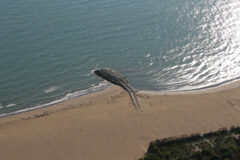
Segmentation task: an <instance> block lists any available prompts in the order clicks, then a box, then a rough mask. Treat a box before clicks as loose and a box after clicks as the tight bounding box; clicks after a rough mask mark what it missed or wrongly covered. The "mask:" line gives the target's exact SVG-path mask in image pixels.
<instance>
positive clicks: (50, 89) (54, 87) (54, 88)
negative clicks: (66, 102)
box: [44, 86, 59, 93]
mask: <svg viewBox="0 0 240 160" xmlns="http://www.w3.org/2000/svg"><path fill="white" fill-rule="evenodd" d="M58 88H59V87H57V86H51V87H49V88H48V89H45V90H44V92H45V93H50V92H53V91H56V90H57V89H58Z"/></svg>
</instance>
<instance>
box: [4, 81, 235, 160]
mask: <svg viewBox="0 0 240 160" xmlns="http://www.w3.org/2000/svg"><path fill="white" fill-rule="evenodd" d="M137 95H138V99H139V102H140V105H141V110H135V109H134V107H133V105H132V104H131V100H130V98H129V96H128V94H127V93H126V92H125V91H123V90H122V89H121V88H119V87H117V86H112V87H110V88H108V89H106V90H104V91H101V92H98V93H94V94H90V95H87V96H82V97H79V98H75V99H72V100H69V101H66V102H63V103H59V104H57V105H53V106H50V107H46V108H42V109H39V110H35V111H31V112H25V113H21V114H17V115H13V116H8V117H4V118H1V119H0V143H1V145H0V159H1V160H15V159H16V160H33V159H34V160H38V159H39V160H43V159H49V160H55V159H56V160H66V159H67V160H135V159H138V158H141V157H142V156H143V154H144V153H145V152H146V151H147V148H148V145H149V143H150V141H153V140H155V139H159V138H164V137H172V136H181V135H186V134H187V135H188V134H192V133H197V132H199V133H204V132H208V131H214V130H217V129H219V128H222V127H227V128H229V127H230V126H232V125H240V82H239V81H237V82H234V83H231V84H227V85H223V86H220V87H217V88H212V89H208V90H202V91H194V92H187V93H185V92H182V93H159V94H157V93H156V94H153V93H147V92H138V93H137Z"/></svg>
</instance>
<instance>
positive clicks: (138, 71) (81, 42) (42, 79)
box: [0, 0, 240, 116]
mask: <svg viewBox="0 0 240 160" xmlns="http://www.w3.org/2000/svg"><path fill="white" fill-rule="evenodd" d="M0 8H1V9H0V116H5V115H8V114H12V113H19V112H22V111H27V110H31V109H35V108H40V107H44V106H48V105H51V104H55V103H58V102H62V101H64V100H68V99H71V98H74V97H77V96H80V95H85V94H88V93H91V92H95V91H99V90H101V89H104V88H106V87H108V86H109V83H106V82H104V81H103V80H101V79H100V78H99V77H96V76H95V75H94V74H92V70H94V69H99V68H112V69H114V70H116V71H118V72H120V73H121V74H123V75H124V76H125V77H127V79H128V80H129V81H130V83H131V85H132V86H133V87H134V88H136V89H138V90H150V91H151V90H152V91H180V90H193V89H201V88H206V87H211V86H215V85H219V84H222V83H225V82H229V81H232V80H234V79H238V78H239V75H240V1H238V0H182V1H178V0H168V1H166V0H121V1H119V0H67V1H66V0H51V1H49V0H21V1H19V0H1V1H0Z"/></svg>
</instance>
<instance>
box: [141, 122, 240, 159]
mask: <svg viewBox="0 0 240 160" xmlns="http://www.w3.org/2000/svg"><path fill="white" fill-rule="evenodd" d="M139 160H240V127H235V126H233V127H231V128H230V129H229V130H227V129H226V128H223V129H220V130H218V131H214V132H208V133H205V134H193V135H190V136H182V137H178V138H176V137H170V138H164V139H161V140H156V141H154V142H151V143H150V145H149V147H148V151H147V153H146V154H145V156H144V158H141V159H139Z"/></svg>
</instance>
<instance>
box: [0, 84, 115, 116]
mask: <svg viewBox="0 0 240 160" xmlns="http://www.w3.org/2000/svg"><path fill="white" fill-rule="evenodd" d="M110 85H111V84H110V83H108V82H107V81H103V82H100V83H99V84H97V85H94V86H92V87H90V88H88V89H84V90H79V91H75V92H73V93H68V94H66V96H64V97H63V98H60V99H57V100H54V101H52V102H49V103H45V104H40V105H37V106H34V107H30V108H25V109H21V110H18V111H14V112H10V113H3V114H1V115H0V117H5V116H9V115H14V114H18V113H22V112H27V111H32V110H35V109H39V108H43V107H47V106H51V105H54V104H57V103H61V102H64V101H66V100H70V99H73V98H76V97H80V96H83V95H87V94H90V93H94V92H98V91H101V90H104V89H106V88H108V87H109V86H110ZM15 105H16V104H9V105H7V106H8V107H12V106H15ZM7 106H6V107H7ZM1 107H2V108H4V106H2V104H1V103H0V108H1Z"/></svg>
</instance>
